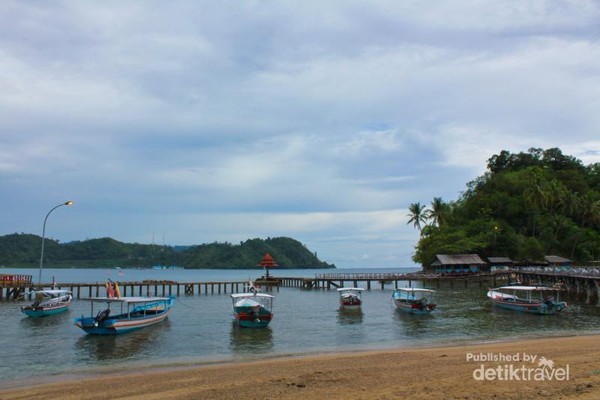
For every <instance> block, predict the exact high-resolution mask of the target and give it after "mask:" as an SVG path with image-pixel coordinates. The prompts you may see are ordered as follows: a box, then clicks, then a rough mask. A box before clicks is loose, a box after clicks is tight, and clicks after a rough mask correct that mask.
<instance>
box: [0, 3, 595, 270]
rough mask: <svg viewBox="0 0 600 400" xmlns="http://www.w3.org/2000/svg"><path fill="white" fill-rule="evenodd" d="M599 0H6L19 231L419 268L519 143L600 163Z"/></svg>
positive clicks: (9, 157) (5, 159)
mask: <svg viewBox="0 0 600 400" xmlns="http://www.w3.org/2000/svg"><path fill="white" fill-rule="evenodd" d="M599 34H600V6H599V3H598V2H597V1H556V0H552V1H500V0H493V1H492V0H491V1H462V0H457V1H431V2H429V1H427V2H423V1H420V0H415V1H404V0H403V1H398V0H390V1H349V0H340V1H243V0H242V1H240V0H235V1H217V2H215V1H168V2H165V1H102V2H97V1H43V2H24V1H6V0H5V1H3V2H2V4H1V6H0V187H1V192H0V210H1V213H2V214H1V219H0V234H1V235H4V234H10V233H15V232H17V233H21V232H24V233H34V234H38V235H41V233H42V225H43V220H44V217H45V215H46V213H47V212H48V211H49V210H50V209H51V208H52V207H53V206H55V205H57V204H60V203H62V202H64V201H67V200H73V201H74V202H75V203H74V205H73V206H72V207H61V208H59V209H57V210H55V211H54V212H53V213H52V215H51V216H50V217H49V219H48V223H47V227H46V237H51V238H54V239H57V240H60V241H61V242H68V241H72V240H85V239H91V238H100V237H112V238H114V239H116V240H119V241H123V242H139V243H148V244H149V243H152V242H153V241H154V242H155V243H157V244H163V243H164V244H167V245H189V244H201V243H210V242H226V241H227V242H232V243H239V242H240V241H244V240H246V239H248V238H267V237H276V236H288V237H292V238H294V239H297V240H299V241H300V242H302V243H304V244H305V245H306V246H307V247H308V248H309V249H310V250H312V251H315V252H317V255H318V256H319V258H321V259H322V260H324V261H327V262H330V263H335V264H336V265H337V266H338V267H342V268H360V267H363V268H364V267H404V266H413V264H412V261H411V256H412V254H413V252H414V246H415V245H416V243H417V240H418V232H417V231H415V230H414V229H413V227H412V226H410V225H407V224H406V223H407V220H408V217H407V207H408V205H409V204H410V203H413V202H417V201H418V202H421V203H425V204H429V203H430V202H431V200H432V199H433V197H436V196H439V197H442V198H443V199H444V200H456V199H457V198H458V196H459V195H460V193H461V192H462V191H464V189H465V187H466V186H465V185H466V183H467V182H469V181H471V180H473V179H474V178H476V177H477V176H479V175H481V174H482V173H483V172H484V171H485V167H486V162H487V160H488V159H489V158H490V157H491V156H492V155H494V154H497V153H499V152H500V151H501V150H509V151H511V152H519V151H527V149H528V148H530V147H540V148H551V147H559V148H561V149H562V150H563V153H565V154H569V155H573V156H575V157H577V158H579V159H580V160H582V161H583V162H584V163H586V164H589V163H593V162H599V161H600V129H599V128H600V112H599V110H600V45H599V39H600V37H599Z"/></svg>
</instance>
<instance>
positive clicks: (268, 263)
mask: <svg viewBox="0 0 600 400" xmlns="http://www.w3.org/2000/svg"><path fill="white" fill-rule="evenodd" d="M257 267H262V268H264V269H265V270H266V271H267V275H266V276H267V279H269V268H275V267H279V265H277V264H276V263H275V260H274V259H273V256H272V255H270V254H269V253H266V254H265V255H264V256H263V258H262V260H261V262H260V263H259V264H258V265H257Z"/></svg>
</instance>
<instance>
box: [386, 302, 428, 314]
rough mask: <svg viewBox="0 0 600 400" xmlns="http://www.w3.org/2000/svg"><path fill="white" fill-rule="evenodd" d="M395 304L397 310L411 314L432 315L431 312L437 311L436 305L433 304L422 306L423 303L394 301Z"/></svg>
mask: <svg viewBox="0 0 600 400" xmlns="http://www.w3.org/2000/svg"><path fill="white" fill-rule="evenodd" d="M394 304H395V305H396V309H398V310H400V311H402V312H406V313H410V314H418V315H424V314H431V312H432V311H433V310H435V304H432V303H427V304H422V303H421V302H410V301H402V300H396V299H394Z"/></svg>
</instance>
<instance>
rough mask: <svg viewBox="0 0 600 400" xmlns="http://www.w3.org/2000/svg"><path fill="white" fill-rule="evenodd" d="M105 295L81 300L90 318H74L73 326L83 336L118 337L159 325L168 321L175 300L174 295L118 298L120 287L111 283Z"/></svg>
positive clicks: (108, 284) (107, 286)
mask: <svg viewBox="0 0 600 400" xmlns="http://www.w3.org/2000/svg"><path fill="white" fill-rule="evenodd" d="M106 293H107V296H106V297H90V298H85V299H82V300H87V301H89V302H90V305H91V311H90V316H89V317H84V316H83V315H82V316H81V317H80V318H75V325H76V326H78V327H79V328H81V329H83V330H84V331H85V332H86V333H89V334H91V335H118V334H121V333H127V332H131V331H134V330H137V329H141V328H145V327H147V326H151V325H154V324H158V323H159V322H162V321H164V320H165V319H167V317H168V315H169V312H170V311H171V307H172V306H173V302H174V301H175V297H173V296H170V297H142V296H140V297H121V296H120V291H119V286H118V285H117V284H116V282H112V281H110V282H108V283H107V284H106ZM115 294H116V295H117V297H114V296H115ZM94 306H96V310H98V309H99V311H96V310H94ZM115 312H116V313H117V314H115Z"/></svg>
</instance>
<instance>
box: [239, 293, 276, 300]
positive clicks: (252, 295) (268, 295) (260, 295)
mask: <svg viewBox="0 0 600 400" xmlns="http://www.w3.org/2000/svg"><path fill="white" fill-rule="evenodd" d="M231 297H232V298H234V299H241V298H244V297H264V298H271V299H272V298H274V297H273V296H271V295H270V294H266V293H234V294H232V295H231Z"/></svg>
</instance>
